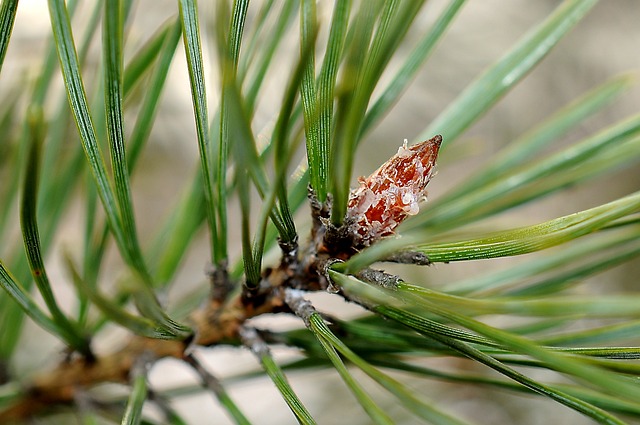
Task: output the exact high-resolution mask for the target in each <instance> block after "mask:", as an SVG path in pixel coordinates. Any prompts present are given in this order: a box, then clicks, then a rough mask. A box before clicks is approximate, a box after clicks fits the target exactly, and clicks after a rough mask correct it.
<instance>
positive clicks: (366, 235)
mask: <svg viewBox="0 0 640 425" xmlns="http://www.w3.org/2000/svg"><path fill="white" fill-rule="evenodd" d="M441 143H442V136H435V137H433V138H432V139H430V140H427V141H426V142H422V143H417V144H415V145H413V146H410V147H407V142H406V140H405V143H404V145H403V146H402V147H400V148H399V149H398V153H397V154H395V155H394V156H392V157H391V159H389V160H388V161H387V162H385V163H384V164H382V165H381V166H380V168H378V169H377V170H376V171H375V172H374V173H373V174H371V175H370V176H369V177H367V178H366V179H361V180H360V187H358V188H357V189H355V190H353V191H351V195H350V197H349V204H348V210H347V218H349V219H352V220H354V221H355V224H354V234H355V238H356V242H357V244H359V245H370V244H371V243H372V242H374V241H376V240H378V239H380V238H382V237H384V236H390V235H392V234H393V231H394V229H395V228H396V227H397V226H398V225H399V224H400V223H401V222H402V221H403V220H404V219H405V218H407V216H409V215H415V214H417V213H418V211H419V206H418V204H419V202H420V201H421V200H422V199H424V198H425V196H426V193H427V191H426V188H427V184H428V183H429V181H430V180H431V177H432V176H433V172H434V167H435V164H436V158H437V156H438V150H439V149H440V144H441Z"/></svg>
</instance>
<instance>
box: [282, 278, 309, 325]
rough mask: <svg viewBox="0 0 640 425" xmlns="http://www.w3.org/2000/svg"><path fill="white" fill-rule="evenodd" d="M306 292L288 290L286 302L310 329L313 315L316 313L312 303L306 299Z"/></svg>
mask: <svg viewBox="0 0 640 425" xmlns="http://www.w3.org/2000/svg"><path fill="white" fill-rule="evenodd" d="M304 294H305V292H304V291H301V290H299V289H291V288H286V289H285V291H284V302H285V303H287V305H288V306H289V308H290V309H291V311H293V312H294V313H295V314H296V316H298V317H299V318H301V319H302V320H303V321H304V324H305V326H307V327H309V326H310V324H311V322H310V319H311V315H312V314H313V313H315V312H316V309H315V307H313V305H312V304H311V301H309V300H307V299H305V298H304Z"/></svg>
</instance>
